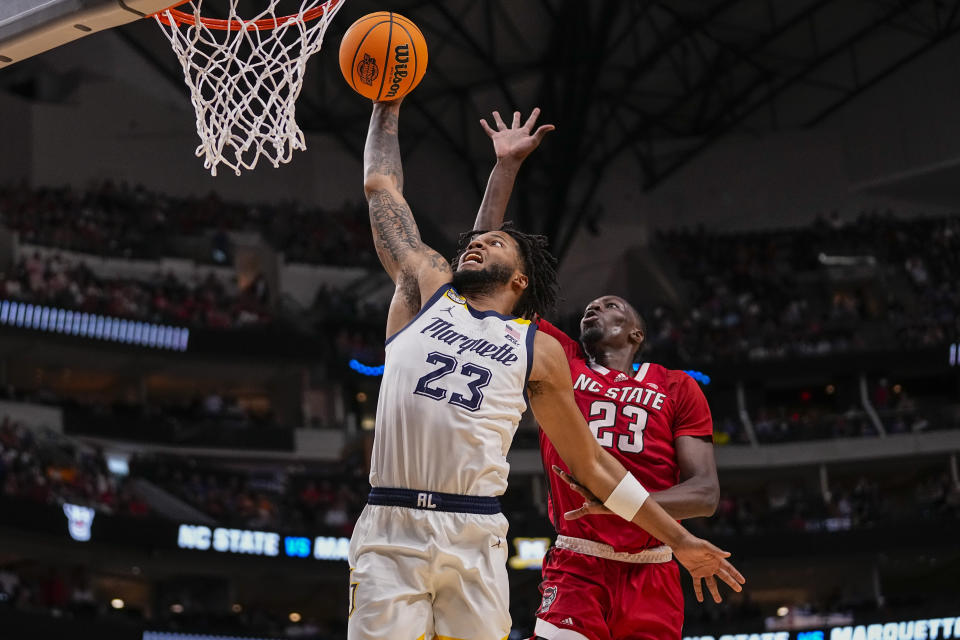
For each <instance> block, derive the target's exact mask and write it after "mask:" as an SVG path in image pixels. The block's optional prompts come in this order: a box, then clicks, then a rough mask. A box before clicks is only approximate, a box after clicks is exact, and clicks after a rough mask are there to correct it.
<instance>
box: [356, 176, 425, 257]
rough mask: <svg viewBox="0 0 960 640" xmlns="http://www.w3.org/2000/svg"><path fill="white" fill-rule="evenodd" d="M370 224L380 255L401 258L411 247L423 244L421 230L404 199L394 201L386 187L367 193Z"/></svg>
mask: <svg viewBox="0 0 960 640" xmlns="http://www.w3.org/2000/svg"><path fill="white" fill-rule="evenodd" d="M369 205H370V226H371V227H373V242H374V245H375V246H376V248H377V255H379V256H380V259H381V260H383V259H385V258H386V259H389V260H390V261H392V262H400V261H401V260H402V259H403V258H404V257H405V256H407V255H408V254H409V253H410V252H411V251H416V250H419V249H421V248H422V246H423V245H422V243H421V242H420V231H419V230H418V229H417V224H416V223H415V222H414V220H413V213H412V212H411V211H410V207H409V206H407V203H406V202H402V201H397V200H396V199H395V198H394V197H393V196H392V195H391V194H390V192H389V191H376V192H374V193H373V194H371V195H370V198H369Z"/></svg>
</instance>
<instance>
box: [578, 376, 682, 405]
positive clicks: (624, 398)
mask: <svg viewBox="0 0 960 640" xmlns="http://www.w3.org/2000/svg"><path fill="white" fill-rule="evenodd" d="M573 389H574V391H589V392H591V393H601V394H603V395H604V396H605V397H607V398H610V399H611V400H617V401H619V402H631V403H633V404H638V405H640V406H642V407H652V408H654V409H657V410H658V411H659V410H660V409H662V408H663V401H664V400H666V399H667V396H666V394H664V393H660V392H658V391H655V390H653V389H647V388H645V387H622V388H621V387H610V388H609V389H606V390H605V389H604V388H603V386H602V385H601V384H600V383H599V382H597V381H596V380H594V379H592V378H591V377H590V376H588V375H587V374H585V373H581V374H580V377H579V378H577V381H576V382H574V383H573Z"/></svg>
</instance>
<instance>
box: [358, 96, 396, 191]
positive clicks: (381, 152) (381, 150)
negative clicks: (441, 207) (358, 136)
mask: <svg viewBox="0 0 960 640" xmlns="http://www.w3.org/2000/svg"><path fill="white" fill-rule="evenodd" d="M398 130H399V124H398V114H397V112H396V111H392V110H386V109H384V110H381V111H375V112H374V117H373V119H372V120H371V121H370V131H369V133H368V134H367V148H366V150H365V154H364V174H365V175H367V176H370V175H383V176H387V177H389V178H392V179H393V182H394V184H395V185H396V187H397V190H398V191H400V192H401V193H402V192H403V163H402V162H401V161H400V142H399V140H398V138H397V132H398Z"/></svg>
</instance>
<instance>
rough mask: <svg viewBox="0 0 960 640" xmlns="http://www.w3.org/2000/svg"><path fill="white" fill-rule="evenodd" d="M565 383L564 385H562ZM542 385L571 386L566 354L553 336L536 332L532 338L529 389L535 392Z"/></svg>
mask: <svg viewBox="0 0 960 640" xmlns="http://www.w3.org/2000/svg"><path fill="white" fill-rule="evenodd" d="M564 383H566V384H564ZM544 384H546V385H550V386H560V387H564V386H571V387H572V383H571V382H570V366H569V365H568V364H567V354H566V353H565V352H564V350H563V347H562V346H561V345H560V342H559V341H558V340H557V339H556V338H554V337H553V336H551V335H549V334H547V333H543V332H541V331H537V334H536V335H535V336H534V338H533V367H532V369H531V371H530V382H529V387H530V391H531V392H536V391H537V389H538V388H540V387H542V386H543V385H544Z"/></svg>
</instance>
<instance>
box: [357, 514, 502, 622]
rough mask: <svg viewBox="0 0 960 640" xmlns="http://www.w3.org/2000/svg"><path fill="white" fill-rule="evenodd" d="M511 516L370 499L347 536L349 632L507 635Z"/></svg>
mask: <svg viewBox="0 0 960 640" xmlns="http://www.w3.org/2000/svg"><path fill="white" fill-rule="evenodd" d="M507 554H508V552H507V519H506V518H505V517H504V516H503V514H501V513H498V514H495V515H477V514H472V513H450V512H442V511H441V512H436V511H426V510H418V509H409V508H406V507H391V506H377V505H369V504H368V505H367V506H366V507H364V509H363V513H362V514H361V515H360V519H359V521H358V522H357V526H356V528H355V529H354V531H353V537H352V538H351V540H350V619H349V622H348V625H347V638H348V640H379V639H383V640H388V639H389V640H420V639H426V640H430V639H431V638H437V639H439V640H504V639H505V638H506V637H507V636H508V635H509V634H510V626H511V620H510V593H509V584H508V582H507V565H506V562H507Z"/></svg>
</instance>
